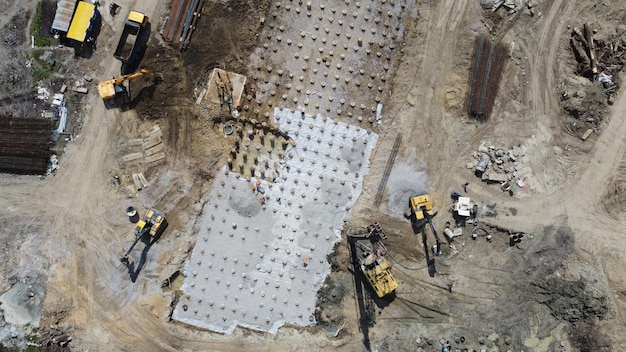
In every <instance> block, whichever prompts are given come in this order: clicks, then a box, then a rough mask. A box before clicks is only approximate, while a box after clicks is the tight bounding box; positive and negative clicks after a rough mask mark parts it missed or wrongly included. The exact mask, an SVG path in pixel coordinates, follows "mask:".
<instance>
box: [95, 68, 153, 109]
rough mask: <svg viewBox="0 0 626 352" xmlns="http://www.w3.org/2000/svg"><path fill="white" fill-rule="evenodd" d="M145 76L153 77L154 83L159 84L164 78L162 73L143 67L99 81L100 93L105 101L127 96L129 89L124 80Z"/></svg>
mask: <svg viewBox="0 0 626 352" xmlns="http://www.w3.org/2000/svg"><path fill="white" fill-rule="evenodd" d="M143 76H146V77H148V78H151V79H152V82H153V83H154V84H157V83H159V82H161V81H162V80H163V77H162V76H161V75H160V74H158V73H152V72H150V71H148V70H146V69H143V68H142V69H141V70H139V71H137V72H134V73H131V74H128V75H124V76H120V77H117V78H113V79H110V80H107V81H102V82H100V83H98V94H100V97H101V98H102V99H104V101H105V102H107V101H111V100H114V98H118V97H122V96H123V97H125V98H127V97H128V90H127V88H126V87H125V86H124V82H126V81H130V80H133V79H135V78H139V77H143Z"/></svg>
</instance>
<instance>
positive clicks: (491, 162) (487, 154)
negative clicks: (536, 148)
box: [467, 143, 526, 191]
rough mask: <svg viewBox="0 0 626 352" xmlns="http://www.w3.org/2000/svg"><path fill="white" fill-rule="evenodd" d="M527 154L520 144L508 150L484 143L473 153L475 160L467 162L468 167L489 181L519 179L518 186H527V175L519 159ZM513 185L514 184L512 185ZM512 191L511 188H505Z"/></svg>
mask: <svg viewBox="0 0 626 352" xmlns="http://www.w3.org/2000/svg"><path fill="white" fill-rule="evenodd" d="M524 155H525V152H524V148H521V147H519V146H516V147H513V148H511V149H508V150H506V148H503V147H496V146H493V145H491V146H488V147H487V146H485V145H484V143H483V144H481V146H480V147H479V148H478V151H475V152H474V153H472V157H473V158H474V159H475V161H470V162H468V163H467V168H468V169H473V170H474V174H475V175H476V176H477V177H480V178H481V180H482V181H484V182H487V183H497V184H500V185H502V184H504V183H508V184H509V185H510V183H509V182H511V183H512V182H513V181H514V180H517V181H516V182H517V183H518V186H519V187H520V188H521V187H525V186H526V175H525V174H524V172H523V170H522V169H521V167H520V166H519V165H518V159H519V158H523V157H524ZM511 187H512V186H511ZM503 191H510V189H506V190H505V189H503Z"/></svg>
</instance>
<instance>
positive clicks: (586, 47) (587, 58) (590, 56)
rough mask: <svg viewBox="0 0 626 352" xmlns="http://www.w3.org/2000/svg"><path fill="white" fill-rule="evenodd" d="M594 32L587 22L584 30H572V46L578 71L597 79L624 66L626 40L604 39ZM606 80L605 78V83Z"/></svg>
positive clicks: (609, 74)
mask: <svg viewBox="0 0 626 352" xmlns="http://www.w3.org/2000/svg"><path fill="white" fill-rule="evenodd" d="M593 34H594V33H593V30H592V29H591V28H590V27H589V25H588V24H587V23H585V25H584V26H583V29H582V31H581V30H580V28H574V29H573V30H572V36H571V38H570V46H571V47H572V50H573V51H574V56H576V61H578V67H577V70H578V73H579V74H580V75H582V76H585V77H589V78H591V79H596V78H597V77H599V75H601V74H604V75H608V76H612V75H613V74H615V73H617V72H619V71H620V70H621V69H622V67H623V66H624V59H623V55H624V51H625V50H626V41H625V40H623V39H621V38H620V39H618V40H613V41H611V40H610V41H604V40H601V39H596V38H594V36H593ZM606 82H607V81H606V80H605V82H603V83H606ZM611 85H612V84H611Z"/></svg>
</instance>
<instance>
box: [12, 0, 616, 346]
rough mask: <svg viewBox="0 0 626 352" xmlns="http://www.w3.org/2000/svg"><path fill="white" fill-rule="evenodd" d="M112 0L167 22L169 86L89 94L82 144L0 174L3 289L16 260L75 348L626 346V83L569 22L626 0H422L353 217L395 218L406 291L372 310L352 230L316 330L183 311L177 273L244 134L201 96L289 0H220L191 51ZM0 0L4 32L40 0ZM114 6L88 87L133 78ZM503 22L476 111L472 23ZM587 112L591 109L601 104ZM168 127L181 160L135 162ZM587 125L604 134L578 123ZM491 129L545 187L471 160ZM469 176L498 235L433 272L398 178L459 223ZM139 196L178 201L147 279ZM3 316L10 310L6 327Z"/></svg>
mask: <svg viewBox="0 0 626 352" xmlns="http://www.w3.org/2000/svg"><path fill="white" fill-rule="evenodd" d="M116 3H118V4H120V5H121V6H122V9H123V11H122V13H125V12H124V9H126V10H127V9H135V10H139V11H142V12H145V13H146V14H148V16H149V17H150V19H151V22H152V28H153V33H152V36H151V37H152V38H151V41H150V43H149V47H148V49H147V51H146V54H145V57H144V59H143V62H142V66H143V67H145V68H148V69H150V70H152V71H154V72H159V73H161V74H162V75H163V78H164V80H163V82H162V83H161V84H159V85H157V86H155V87H151V86H150V85H148V84H146V83H144V82H143V81H142V80H135V81H133V82H132V83H131V93H132V95H133V98H134V100H133V103H132V104H133V105H132V106H133V109H132V110H129V111H124V112H120V111H118V110H107V109H105V107H104V105H103V104H102V102H101V101H100V99H99V97H98V96H97V94H95V93H90V94H89V95H88V96H87V97H85V98H82V100H80V104H81V105H80V107H76V109H75V118H76V120H75V121H77V122H76V123H75V125H76V133H79V135H80V137H79V138H78V139H77V140H76V141H74V142H72V143H69V144H67V146H66V147H65V150H64V152H63V155H62V158H61V161H60V164H59V170H58V172H57V173H56V175H55V176H54V177H53V176H50V177H46V178H43V179H42V178H39V177H34V176H12V175H2V176H0V192H1V193H2V197H0V209H2V212H1V214H2V215H0V239H1V241H0V244H2V248H1V249H0V250H1V251H2V257H3V258H4V259H5V260H3V261H2V263H1V264H0V273H1V274H0V278H6V279H2V280H0V292H5V291H7V290H8V289H9V288H10V287H11V281H9V278H11V277H13V278H18V279H19V280H20V281H25V282H37V283H38V284H41V285H43V286H44V287H45V288H46V289H45V290H46V298H45V301H44V303H43V312H42V318H41V323H40V325H41V326H50V325H59V326H60V327H62V328H63V329H65V330H67V331H68V332H69V333H70V334H71V335H72V336H73V338H74V339H73V341H72V343H71V346H72V349H74V350H78V351H110V350H120V351H209V350H213V351H240V350H255V351H257V350H258V351H263V350H268V351H270V350H271V351H299V350H302V349H303V346H307V347H306V348H307V349H312V350H320V351H321V350H338V351H364V350H368V349H370V350H377V351H404V350H418V351H439V350H441V344H440V340H443V341H450V342H451V344H452V346H453V348H458V349H459V350H464V349H467V350H469V351H471V350H472V349H474V350H481V349H485V350H489V351H498V350H502V351H506V350H512V351H518V350H525V351H620V350H621V347H620V346H623V345H624V344H626V325H625V323H624V322H625V321H626V319H625V317H624V310H625V309H626V305H625V303H624V302H626V276H625V275H624V272H623V270H622V268H624V267H625V266H626V257H625V256H624V254H623V251H622V250H621V248H622V247H623V246H624V245H625V244H626V238H624V236H623V234H624V233H626V192H625V190H626V181H625V177H626V154H625V149H626V124H625V123H624V116H623V111H624V110H626V94H624V90H623V89H622V90H619V91H618V92H617V93H616V94H615V97H614V102H613V104H612V105H608V104H606V97H605V96H602V94H603V93H602V91H600V92H599V93H593V92H594V91H597V90H598V88H597V82H596V83H594V82H591V81H590V80H588V79H586V78H582V77H580V76H577V75H576V74H575V72H576V61H575V59H574V55H573V53H572V50H571V48H570V45H569V38H570V32H571V30H572V28H574V27H581V26H582V25H583V24H584V23H585V22H588V23H589V24H590V25H591V26H592V27H593V28H594V29H596V30H597V34H596V35H597V36H603V37H605V38H608V37H610V36H622V35H624V33H626V22H625V17H624V15H623V11H621V9H622V8H623V7H624V6H625V5H626V2H625V1H621V0H620V1H611V2H606V3H598V2H596V1H592V0H580V1H566V0H554V1H541V0H540V1H533V2H532V5H533V7H532V9H533V12H532V14H533V15H532V16H531V13H530V11H529V10H528V7H527V6H525V5H524V8H525V10H521V9H520V11H519V12H518V13H517V14H507V12H506V11H504V9H499V10H498V11H496V12H492V11H491V10H484V9H483V8H482V7H481V6H480V3H481V1H476V0H472V1H453V0H441V1H428V0H425V1H417V3H416V5H415V6H416V7H417V12H418V16H417V19H415V20H408V19H407V20H406V23H405V26H406V27H405V28H406V29H405V33H404V40H403V42H402V45H401V46H400V48H401V50H398V51H397V52H396V54H397V58H396V67H395V74H394V75H393V77H390V78H389V79H388V81H389V82H390V83H389V94H386V95H385V98H384V100H383V103H384V106H385V108H384V119H383V122H382V123H381V124H380V125H377V124H374V125H369V124H368V123H366V122H365V123H364V124H363V126H364V127H371V128H372V129H373V130H374V132H376V133H378V134H379V136H380V139H379V144H378V146H377V148H376V150H375V151H374V154H373V157H372V158H371V171H370V174H369V175H368V176H367V178H366V181H365V184H364V192H363V194H362V195H361V197H360V198H359V200H358V202H357V205H356V207H355V209H353V216H352V219H351V220H350V221H349V222H348V224H347V228H349V227H359V226H366V225H368V224H369V223H371V222H372V221H373V220H375V221H378V222H380V223H381V225H382V226H383V228H384V229H385V232H386V233H387V236H388V239H387V240H386V241H385V245H386V246H387V249H388V251H389V258H388V259H389V261H390V262H391V264H392V265H393V273H394V276H395V278H396V279H397V281H398V283H399V288H398V290H397V292H396V294H395V297H394V299H393V300H391V301H376V302H375V303H376V306H375V307H374V308H373V309H372V311H373V312H374V316H372V317H369V318H367V317H366V318H367V319H365V318H364V317H363V316H362V313H361V312H359V309H358V304H357V302H356V298H355V284H354V277H353V275H352V270H353V269H352V267H351V265H350V260H349V254H348V247H347V245H346V243H345V241H344V242H342V243H341V244H339V245H338V246H337V249H336V251H335V253H334V255H332V256H330V257H329V260H330V261H331V264H332V268H333V272H332V274H331V275H330V276H329V279H328V281H327V283H326V285H325V287H324V288H323V289H322V291H321V293H320V295H319V304H318V306H319V311H318V312H317V314H316V317H317V320H318V322H319V324H318V325H317V326H316V327H313V328H306V329H305V328H297V327H283V328H281V329H280V330H279V332H278V334H277V335H269V334H264V333H260V332H256V331H251V330H246V329H241V328H238V329H236V330H235V332H234V333H233V334H232V335H229V336H227V335H221V334H217V333H211V332H206V331H201V330H198V329H196V328H193V327H189V326H185V325H182V324H179V323H175V322H172V321H170V314H171V309H172V307H173V305H174V303H173V302H175V301H176V299H177V297H178V295H179V294H180V292H179V291H178V290H177V287H179V285H180V279H179V278H178V279H176V277H177V275H174V274H175V273H177V272H180V271H182V268H183V265H184V263H185V260H186V259H187V258H188V257H189V255H190V250H191V249H192V248H193V244H194V241H195V237H194V229H193V225H194V220H195V217H196V216H197V214H198V213H199V212H200V210H201V208H202V205H203V204H204V202H205V201H206V197H207V194H208V190H209V189H210V187H211V182H212V180H213V177H214V175H215V173H216V172H219V170H220V168H221V167H222V166H223V165H224V164H225V162H226V158H227V157H228V152H229V151H230V149H231V148H232V147H233V145H234V139H230V138H229V137H227V136H225V135H224V134H223V133H222V131H221V129H222V124H221V123H220V117H221V116H223V115H224V114H225V113H226V112H225V111H224V110H223V109H220V108H219V107H204V106H202V105H196V104H195V101H196V98H197V96H198V94H199V93H200V91H201V90H202V88H203V87H205V86H206V81H207V79H208V78H207V77H208V74H209V72H210V70H211V69H212V68H214V67H220V68H225V69H228V70H230V71H234V72H238V73H241V74H245V75H248V76H250V77H251V76H252V75H254V72H249V71H248V70H249V67H250V63H249V62H248V60H249V56H250V54H251V53H252V52H253V51H254V50H255V49H256V48H257V47H258V46H260V45H261V38H259V33H260V31H261V28H260V26H261V25H260V19H261V18H269V17H270V16H271V11H272V9H273V8H274V7H275V6H276V3H277V2H270V1H260V2H255V1H251V0H250V1H219V2H218V1H208V2H207V3H206V5H205V6H204V8H203V11H202V17H201V20H200V22H199V27H198V29H197V31H196V33H195V34H194V38H193V40H192V42H191V46H190V47H189V48H188V50H187V51H185V52H183V53H181V52H178V51H177V50H176V49H173V48H170V47H168V46H167V45H166V44H164V43H163V42H162V40H161V39H160V36H159V34H158V29H159V28H160V27H161V25H162V23H163V20H164V17H165V16H166V15H167V13H168V9H167V2H160V1H157V0H149V1H141V2H139V1H136V2H135V1H116ZM284 3H286V2H284ZM290 3H291V2H290ZM294 3H295V2H294ZM0 5H3V6H2V7H3V8H5V9H7V10H5V12H6V13H7V14H8V15H6V16H2V19H0V28H5V29H6V27H3V26H5V24H6V23H9V22H8V21H9V19H11V18H12V17H14V15H15V14H17V15H16V16H17V17H16V18H20V17H19V16H21V15H20V14H21V13H23V11H30V13H32V12H33V11H34V5H33V8H30V9H26V8H25V6H27V5H25V4H24V3H22V2H14V1H0ZM100 5H101V9H102V11H101V12H102V16H103V27H102V30H101V33H100V37H99V38H98V48H97V50H96V52H95V53H94V55H93V56H92V57H91V58H90V59H77V58H71V59H69V61H68V63H67V66H66V67H69V68H72V70H75V73H74V75H73V76H72V77H75V78H76V77H82V76H83V75H89V76H92V77H94V78H95V79H94V82H92V83H90V84H91V85H90V86H89V87H90V90H91V91H92V92H93V91H95V88H96V86H95V85H96V84H97V81H99V80H100V79H108V78H110V77H113V76H115V75H117V74H119V62H118V61H117V60H114V59H113V56H112V52H113V51H114V48H115V45H116V44H117V39H118V36H119V32H120V31H121V28H122V27H123V21H124V18H123V16H116V17H111V16H110V15H109V13H108V11H107V7H108V2H106V3H105V2H101V3H100ZM283 5H284V4H283ZM314 6H315V5H314ZM20 11H22V12H20ZM234 24H236V25H234ZM490 30H492V33H491V34H492V35H493V36H495V37H497V38H501V39H502V40H503V41H504V42H505V43H507V44H508V45H510V46H511V48H512V49H511V57H510V58H509V61H508V63H507V65H506V67H505V70H504V76H503V78H502V81H501V83H500V89H499V92H498V96H497V98H496V105H495V107H494V110H493V114H492V116H491V118H490V119H489V120H487V121H476V120H474V119H472V118H469V117H468V116H467V114H466V113H465V109H464V99H465V94H466V90H467V85H466V82H467V77H468V74H469V72H470V68H471V65H472V50H473V45H474V38H475V36H476V35H478V34H489V31H490ZM5 32H6V31H5ZM3 33H4V32H3ZM27 36H29V34H26V33H25V34H24V36H21V35H20V36H18V37H17V38H18V39H19V40H18V42H19V43H18V44H15V45H21V46H22V48H23V49H24V48H25V47H26V46H28V43H27V42H28V40H25V38H27ZM624 38H625V39H626V36H624ZM513 42H514V43H515V44H514V45H512V44H511V43H513ZM12 50H13V49H12V47H7V46H6V45H5V46H3V47H2V50H0V52H2V53H3V54H2V55H3V56H2V57H1V58H5V59H6V58H10V57H11V55H14V54H12V53H13V51H12ZM68 70H69V69H68ZM65 74H66V75H68V76H70V75H71V73H67V72H65ZM594 84H595V85H594ZM563 92H584V94H580V95H578V97H583V96H584V98H582V99H581V101H580V102H578V103H576V102H575V103H571V104H574V105H575V107H576V109H585V113H587V114H588V115H584V114H581V116H585V117H583V118H582V119H581V118H580V116H579V117H578V118H577V117H575V116H573V114H572V113H571V111H572V109H571V105H568V104H570V102H564V101H563V100H562V94H563ZM280 94H281V92H280V91H279V92H278V93H277V95H278V96H280ZM594 94H595V95H594ZM570 95H572V96H573V95H574V94H570ZM585 99H586V100H585ZM247 104H249V110H250V111H253V110H255V109H257V110H259V116H260V117H257V119H259V121H266V120H265V119H264V118H263V114H264V113H265V112H269V111H270V110H271V109H272V108H271V107H270V106H269V105H268V104H267V103H265V102H262V101H256V100H255V99H252V100H250V101H248V102H247ZM594 104H595V105H594ZM76 105H78V103H77V104H76ZM589 114H590V115H593V117H594V120H593V121H588V120H586V117H589V116H590V115H589ZM344 118H345V117H344ZM346 121H347V120H346ZM155 124H159V126H160V128H161V130H162V131H163V141H164V144H165V146H166V159H165V161H163V162H161V163H158V164H152V165H144V164H129V163H125V162H124V161H123V156H124V155H126V154H128V153H129V152H132V146H131V145H130V144H129V140H131V139H134V138H139V137H140V136H141V132H143V131H145V130H147V129H149V128H151V127H152V126H154V125H155ZM581 126H582V127H581ZM587 128H592V129H593V133H592V134H591V136H590V137H589V139H587V140H586V141H582V140H581V135H582V133H583V132H584V131H585V130H586V129H587ZM399 133H401V134H402V137H403V139H402V140H403V142H402V144H401V146H400V148H399V150H398V155H397V158H396V167H401V168H400V169H397V170H396V171H395V172H396V173H395V174H394V172H392V176H391V177H390V181H389V183H388V185H387V191H386V192H385V196H384V198H383V201H382V202H381V205H380V206H378V207H375V206H374V205H373V204H374V200H375V197H376V191H377V189H378V185H379V182H380V180H381V178H382V176H383V173H384V170H385V167H386V165H387V162H388V159H389V154H390V152H391V150H392V146H393V144H394V141H395V139H396V136H397V135H398V134H399ZM483 143H484V144H485V145H496V146H505V147H506V148H513V147H515V146H517V147H520V148H522V149H523V150H524V151H525V156H524V157H523V158H520V159H523V163H524V164H523V165H524V167H525V168H526V170H530V171H528V173H527V178H528V185H529V186H527V187H525V188H518V189H517V191H516V193H515V194H514V195H513V196H509V194H508V193H504V192H501V190H500V188H499V187H498V186H497V185H490V184H486V183H482V182H480V180H479V179H478V178H476V177H475V176H474V175H473V170H469V169H467V168H466V164H467V163H468V162H470V161H473V157H472V153H473V152H474V151H476V150H477V148H478V147H479V146H480V145H481V144H483ZM398 170H400V171H398ZM136 172H143V173H144V175H145V176H146V178H147V179H148V181H149V182H150V186H149V187H148V188H146V189H144V190H142V191H140V192H138V193H134V192H129V191H128V187H127V186H128V185H130V184H132V177H131V175H132V173H136ZM394 175H395V176H394ZM397 175H406V176H405V177H400V176H397ZM115 176H117V177H119V180H120V184H118V183H117V182H116V178H115ZM465 182H470V184H469V186H468V187H467V193H468V196H470V197H472V199H473V200H475V201H476V202H477V203H478V204H479V205H480V209H481V212H480V214H481V221H482V223H481V226H482V227H483V228H486V229H487V230H488V231H489V232H490V233H491V234H492V235H493V239H492V240H491V241H487V240H486V238H485V237H482V236H479V237H478V238H477V239H475V240H473V239H471V238H470V237H469V235H466V236H464V237H463V238H461V239H457V240H456V241H454V243H453V244H454V246H453V248H450V247H449V246H445V247H444V248H443V255H442V256H439V257H435V263H436V264H435V265H436V271H437V273H436V274H435V275H434V277H430V276H429V272H428V268H427V265H426V260H425V259H426V258H425V253H424V250H423V248H424V246H423V244H422V240H421V238H420V237H418V236H416V235H414V234H413V231H412V230H411V225H410V224H409V222H408V221H407V220H406V219H404V218H403V217H402V216H398V214H397V211H395V210H396V203H397V199H398V197H396V195H397V194H405V193H407V192H409V193H410V192H413V191H415V192H417V191H422V190H423V191H427V192H429V193H430V194H431V195H432V197H433V200H434V203H435V206H436V207H437V208H438V209H439V213H438V215H437V216H436V217H435V224H436V226H437V228H440V229H442V228H443V226H444V223H445V222H446V221H450V219H451V216H450V215H449V214H448V212H447V208H448V206H449V205H450V203H451V201H450V198H449V194H450V192H451V191H453V190H457V191H461V190H462V189H461V185H462V184H464V183H465ZM417 188H423V189H421V190H417ZM398 192H399V193H398ZM130 205H133V206H135V207H139V208H141V207H155V208H157V209H160V210H163V211H164V212H165V213H166V214H167V216H168V220H169V223H170V225H169V228H168V230H167V232H166V234H165V235H164V236H163V237H162V238H161V239H160V241H159V242H158V243H157V244H156V245H155V246H154V247H153V248H152V249H151V251H149V252H148V253H149V254H148V259H147V262H146V264H145V265H144V267H143V268H142V270H141V272H140V273H139V276H138V277H137V278H136V280H135V281H134V282H132V281H131V280H130V277H129V272H128V269H127V268H126V267H125V266H124V265H122V264H121V263H120V262H119V256H120V255H121V253H123V251H124V250H125V249H126V248H127V246H128V245H129V244H130V242H131V240H132V231H131V230H132V229H131V225H130V224H129V223H128V218H127V216H126V215H125V214H124V210H125V209H126V207H128V206H130ZM482 214H484V215H482ZM469 230H471V228H470V229H469ZM509 231H513V232H523V233H524V237H523V239H522V240H521V242H520V243H519V244H516V245H511V243H510V241H509V235H508V232H509ZM171 279H173V280H171ZM449 284H452V289H451V292H449V291H448V285H449ZM216 294H218V293H216ZM0 308H1V306H0ZM4 328H6V325H3V321H0V331H1V330H2V329H4ZM0 336H2V334H0ZM461 337H462V339H461ZM0 342H2V343H6V342H3V341H0Z"/></svg>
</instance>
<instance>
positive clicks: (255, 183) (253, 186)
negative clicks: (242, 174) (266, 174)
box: [251, 180, 261, 194]
mask: <svg viewBox="0 0 626 352" xmlns="http://www.w3.org/2000/svg"><path fill="white" fill-rule="evenodd" d="M260 184H261V182H259V181H258V180H257V181H255V182H254V183H253V184H252V187H251V188H252V193H254V194H256V193H257V191H258V187H259V185H260Z"/></svg>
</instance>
